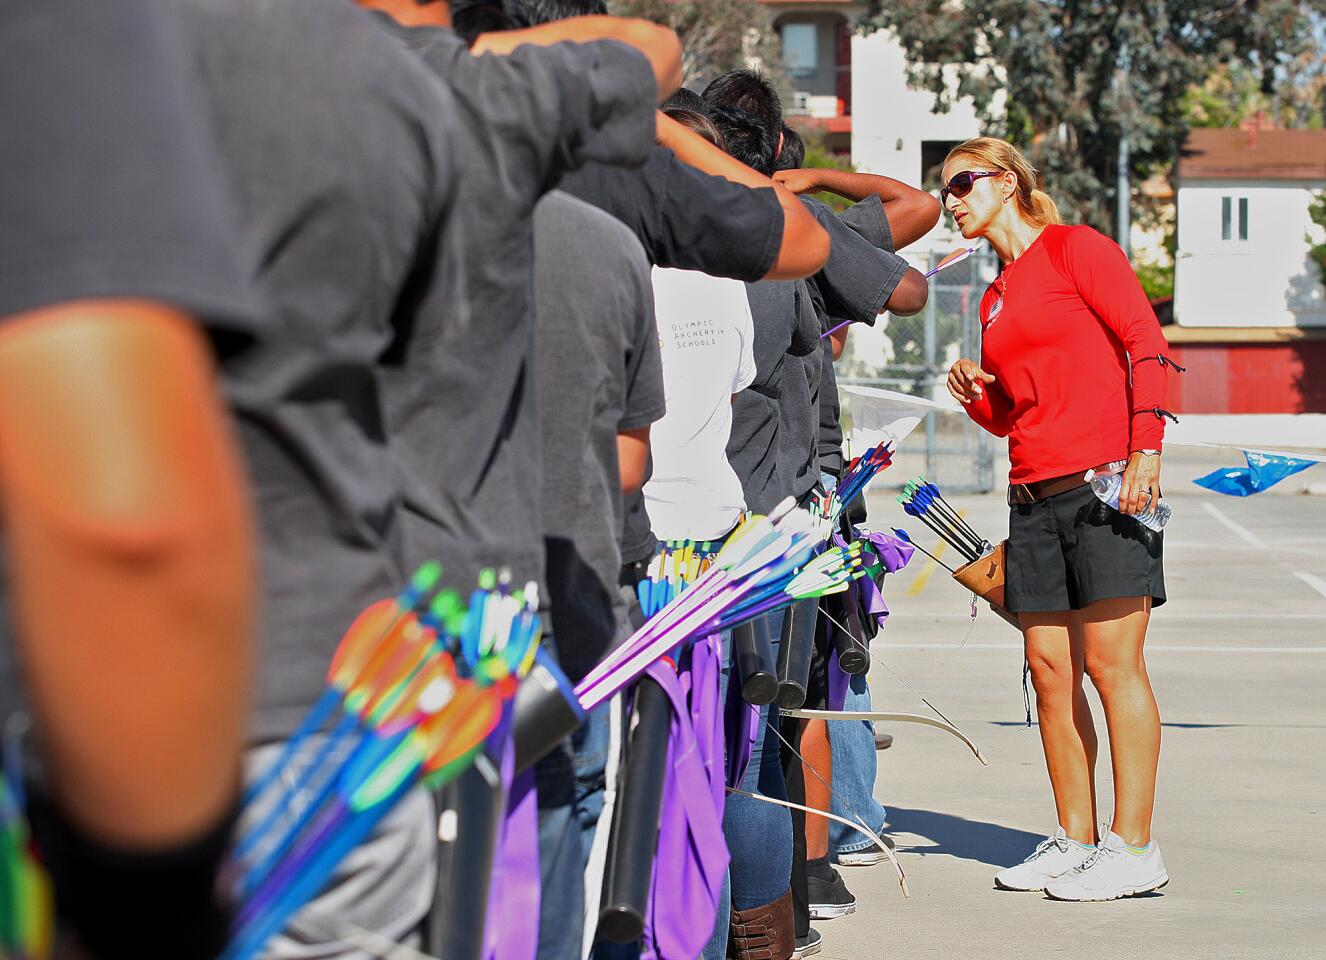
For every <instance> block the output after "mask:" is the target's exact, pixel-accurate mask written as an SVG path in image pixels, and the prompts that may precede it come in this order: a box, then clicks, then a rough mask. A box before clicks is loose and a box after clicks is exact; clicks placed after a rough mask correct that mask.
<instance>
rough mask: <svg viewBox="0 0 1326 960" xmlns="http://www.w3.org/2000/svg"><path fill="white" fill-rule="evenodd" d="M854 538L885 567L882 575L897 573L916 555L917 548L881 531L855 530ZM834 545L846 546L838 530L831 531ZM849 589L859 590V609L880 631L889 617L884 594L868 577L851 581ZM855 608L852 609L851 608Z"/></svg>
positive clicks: (845, 541)
mask: <svg viewBox="0 0 1326 960" xmlns="http://www.w3.org/2000/svg"><path fill="white" fill-rule="evenodd" d="M854 532H855V534H856V536H855V539H857V540H864V541H865V542H866V543H868V544H870V546H871V549H872V550H874V552H875V555H876V556H878V557H879V560H880V563H881V564H882V565H883V567H884V572H885V573H897V572H898V571H899V570H901V569H902V568H903V567H905V566H907V563H908V562H909V561H910V560H911V559H912V554H914V553H915V552H916V547H915V546H913V545H912V544H910V543H908V542H907V541H906V540H900V539H899V538H897V537H895V536H894V535H893V534H891V533H884V532H882V531H880V532H876V533H866V532H865V531H863V530H861V529H859V528H854ZM833 543H834V546H837V547H846V546H847V543H848V541H847V540H846V539H845V538H844V537H843V535H842V534H841V533H839V532H838V531H836V530H835V531H834V534H833ZM848 589H849V590H859V591H860V593H859V594H858V595H857V596H858V597H859V598H860V601H861V602H860V607H861V609H863V610H865V611H866V612H867V613H869V614H870V615H871V616H872V617H874V618H875V622H876V623H877V624H879V626H880V627H881V628H882V627H883V626H884V621H885V620H887V619H888V618H889V607H888V604H886V603H885V602H884V595H883V594H882V593H880V591H879V586H878V585H877V584H876V583H875V581H874V579H873V578H871V577H860V578H858V579H856V580H854V581H852V585H851V586H850V587H849V588H848ZM853 609H855V607H854V608H853Z"/></svg>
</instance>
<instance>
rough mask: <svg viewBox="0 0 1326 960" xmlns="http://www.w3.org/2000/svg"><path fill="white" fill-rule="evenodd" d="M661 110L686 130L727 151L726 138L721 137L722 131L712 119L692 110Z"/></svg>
mask: <svg viewBox="0 0 1326 960" xmlns="http://www.w3.org/2000/svg"><path fill="white" fill-rule="evenodd" d="M663 112H664V113H666V114H667V115H668V116H669V117H671V118H672V119H673V120H676V121H677V122H678V123H680V124H681V125H682V126H683V127H685V128H686V129H687V130H690V131H691V132H692V133H698V134H699V135H700V136H702V137H704V138H705V139H706V140H708V141H709V142H710V143H712V144H713V145H714V146H716V147H717V148H718V149H719V150H722V151H723V152H725V153H726V152H727V140H726V139H725V138H724V137H723V131H722V130H719V129H718V127H716V126H714V121H712V120H710V119H709V118H708V117H707V116H705V115H704V114H703V113H696V112H695V111H694V110H664V111H663Z"/></svg>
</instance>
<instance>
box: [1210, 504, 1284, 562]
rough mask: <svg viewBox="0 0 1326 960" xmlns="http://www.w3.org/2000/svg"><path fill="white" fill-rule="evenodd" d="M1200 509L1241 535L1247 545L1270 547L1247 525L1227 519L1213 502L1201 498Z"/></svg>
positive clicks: (1226, 527)
mask: <svg viewBox="0 0 1326 960" xmlns="http://www.w3.org/2000/svg"><path fill="white" fill-rule="evenodd" d="M1202 509H1203V510H1205V511H1206V512H1207V513H1209V514H1210V515H1211V516H1213V517H1215V518H1216V520H1218V521H1219V522H1220V523H1221V524H1222V525H1224V527H1225V529H1227V530H1230V531H1231V532H1233V533H1236V534H1238V535H1239V536H1240V537H1242V538H1243V542H1244V543H1246V544H1248V546H1250V547H1257V548H1259V549H1261V550H1269V549H1271V548H1270V546H1269V545H1268V544H1267V542H1266V541H1265V540H1263V539H1262V538H1261V537H1259V536H1257V534H1255V533H1253V532H1252V531H1251V530H1249V529H1248V528H1247V527H1244V526H1240V525H1239V524H1237V523H1235V522H1234V521H1233V520H1231V519H1229V517H1227V516H1225V515H1224V513H1222V512H1221V510H1220V508H1219V507H1217V506H1216V505H1215V504H1213V503H1208V502H1206V501H1205V500H1203V501H1202Z"/></svg>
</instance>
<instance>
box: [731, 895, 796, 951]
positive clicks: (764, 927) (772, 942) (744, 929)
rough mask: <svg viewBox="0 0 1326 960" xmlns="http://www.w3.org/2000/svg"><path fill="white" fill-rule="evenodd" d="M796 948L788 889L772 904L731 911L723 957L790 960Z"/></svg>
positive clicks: (790, 898)
mask: <svg viewBox="0 0 1326 960" xmlns="http://www.w3.org/2000/svg"><path fill="white" fill-rule="evenodd" d="M796 945H797V941H796V923H795V920H794V919H793V917H792V891H791V890H790V889H789V890H788V891H787V892H786V893H785V894H783V895H782V896H781V897H779V898H778V899H777V900H775V901H774V902H773V903H766V904H764V905H763V906H759V907H751V908H750V909H749V910H733V911H732V926H731V927H730V928H729V930H728V935H727V955H728V956H729V957H731V958H733V960H791V957H792V952H793V951H794V950H796Z"/></svg>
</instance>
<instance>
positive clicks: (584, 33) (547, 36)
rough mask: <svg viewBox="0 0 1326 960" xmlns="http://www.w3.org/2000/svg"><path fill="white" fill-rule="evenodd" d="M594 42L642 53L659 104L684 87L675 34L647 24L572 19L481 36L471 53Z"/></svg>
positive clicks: (615, 19) (612, 19) (618, 19)
mask: <svg viewBox="0 0 1326 960" xmlns="http://www.w3.org/2000/svg"><path fill="white" fill-rule="evenodd" d="M592 40H616V41H618V42H620V43H624V44H626V45H627V46H630V47H634V48H635V49H637V50H639V51H640V52H641V53H643V54H644V55H645V57H646V58H647V59H648V60H649V65H650V66H651V67H653V69H654V78H655V79H656V80H657V81H658V98H659V99H660V100H662V99H664V98H665V97H667V96H669V95H671V94H672V92H673V91H674V90H676V89H677V88H678V87H680V86H681V41H680V40H678V39H677V34H676V33H674V32H673V31H672V30H669V29H668V28H667V27H663V26H659V25H658V24H656V23H651V22H650V21H648V20H635V19H630V18H627V17H597V16H595V17H570V18H568V19H566V20H557V21H554V22H552V23H545V24H541V25H540V26H537V27H530V28H529V29H527V30H509V31H505V32H501V33H484V34H480V35H479V38H478V39H477V40H475V41H474V46H473V47H471V48H470V49H471V51H472V52H473V53H474V54H475V56H478V55H480V54H484V53H498V54H507V53H510V52H511V51H512V50H515V49H516V48H517V47H519V46H521V45H523V44H526V43H532V44H534V45H536V46H540V47H549V46H552V45H553V44H554V43H566V42H570V43H589V42H590V41H592Z"/></svg>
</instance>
